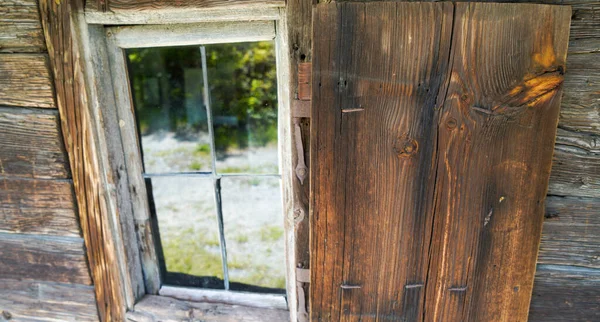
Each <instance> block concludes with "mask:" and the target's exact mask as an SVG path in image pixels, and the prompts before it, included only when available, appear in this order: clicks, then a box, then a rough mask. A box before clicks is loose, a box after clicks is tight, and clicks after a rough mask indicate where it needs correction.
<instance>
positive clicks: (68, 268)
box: [0, 233, 92, 285]
mask: <svg viewBox="0 0 600 322" xmlns="http://www.w3.org/2000/svg"><path fill="white" fill-rule="evenodd" d="M0 272H2V278H11V279H28V280H40V281H51V282H61V283H74V284H84V285H91V284H92V281H91V279H90V275H89V272H88V266H87V262H86V258H85V249H84V246H83V239H82V238H73V237H50V236H37V235H20V234H6V233H0Z"/></svg>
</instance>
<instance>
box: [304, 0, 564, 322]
mask: <svg viewBox="0 0 600 322" xmlns="http://www.w3.org/2000/svg"><path fill="white" fill-rule="evenodd" d="M435 5H437V6H438V7H437V12H436V10H435V9H436V7H433V4H405V3H404V4H385V3H384V4H381V3H367V4H337V5H328V6H322V7H317V10H316V19H315V20H314V22H313V30H314V34H313V36H314V39H313V40H314V47H313V49H314V50H315V53H314V57H313V114H312V118H311V121H312V122H313V127H312V129H311V135H312V141H313V145H312V149H311V155H312V164H313V169H312V170H313V172H312V175H313V177H312V180H313V181H312V182H313V183H314V185H313V190H312V191H311V192H312V204H311V208H312V211H313V215H312V218H313V223H312V229H313V232H312V237H313V238H312V247H313V248H312V252H313V256H312V257H311V264H312V267H311V274H312V279H311V288H312V291H311V299H312V300H313V302H312V308H311V309H312V312H311V316H312V318H313V319H319V318H322V319H325V320H339V319H341V318H344V319H360V318H361V317H363V318H385V319H406V320H414V319H423V320H424V321H472V320H473V321H489V320H495V321H514V320H517V321H522V320H525V319H526V318H527V314H528V309H529V300H530V296H531V289H532V284H533V278H534V271H535V258H536V255H537V250H538V245H539V241H540V233H541V227H542V221H543V215H544V213H543V205H544V198H545V195H546V190H547V186H548V179H549V173H550V164H551V159H552V153H553V146H554V138H555V133H556V125H557V122H558V110H559V105H560V97H561V84H562V81H563V76H562V75H563V73H564V68H565V67H564V66H565V60H566V53H567V38H568V26H569V22H570V20H569V19H570V9H569V8H561V7H557V6H542V5H514V4H481V3H477V4H468V3H457V4H455V9H454V10H455V11H454V12H453V7H452V5H451V4H446V6H449V7H448V9H446V10H447V11H446V12H447V14H446V15H445V16H441V15H440V16H437V17H436V16H435V15H436V13H437V14H440V13H441V12H442V8H443V7H441V6H442V4H435ZM386 6H388V7H386ZM394 6H397V7H394ZM427 6H432V7H427ZM411 11H412V12H411ZM534 13H535V14H534ZM403 15H406V17H404V16H403ZM452 17H454V21H452V20H453V18H452ZM411 19H412V20H411ZM428 19H432V20H431V21H432V22H430V20H428ZM451 24H452V25H453V26H454V28H452V29H453V30H452V35H451V36H450V28H449V25H451ZM324 30H326V31H327V32H323V31H324ZM444 32H445V33H444ZM440 35H443V36H440ZM450 39H452V46H451V50H450V51H449V49H448V48H449V47H450V42H451V41H450ZM427 42H432V43H427ZM444 46H446V47H445V49H444ZM439 47H442V49H440V48H439ZM411 50H413V51H411ZM438 54H439V56H436V55H438ZM448 55H449V56H448ZM415 57H418V59H415ZM507 57H510V60H506V59H507ZM449 58H450V59H449ZM448 61H450V64H451V66H450V67H449V68H450V70H449V71H447V69H446V66H445V64H446V62H448ZM381 62H386V63H381ZM442 83H443V84H442ZM315 165H316V168H315ZM525 178H526V179H525ZM365 241H368V242H365ZM430 241H431V243H429V242H430ZM398 254H402V255H398ZM398 290H400V292H399V291H398Z"/></svg>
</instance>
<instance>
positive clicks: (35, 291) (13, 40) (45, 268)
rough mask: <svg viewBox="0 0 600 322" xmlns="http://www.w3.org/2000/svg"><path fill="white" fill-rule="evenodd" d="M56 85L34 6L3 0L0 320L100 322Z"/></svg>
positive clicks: (0, 36)
mask: <svg viewBox="0 0 600 322" xmlns="http://www.w3.org/2000/svg"><path fill="white" fill-rule="evenodd" d="M52 84H53V83H52V73H51V70H50V65H49V62H48V53H47V47H46V43H45V41H44V34H43V30H42V25H41V22H40V14H39V7H38V3H37V1H36V0H6V1H0V313H1V315H0V320H16V321H19V320H28V321H57V320H61V321H96V320H98V311H97V307H96V298H95V295H94V286H93V285H92V284H93V283H92V279H91V278H90V273H89V268H88V263H87V257H86V253H85V247H84V242H83V238H82V236H81V231H80V227H79V221H78V218H77V204H76V202H75V196H74V193H73V182H72V179H71V171H70V169H69V163H68V157H67V154H66V152H65V147H64V144H63V138H62V133H61V128H60V117H59V113H58V110H57V109H56V104H55V93H54V91H53V85H52Z"/></svg>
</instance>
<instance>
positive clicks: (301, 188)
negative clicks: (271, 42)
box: [278, 0, 313, 322]
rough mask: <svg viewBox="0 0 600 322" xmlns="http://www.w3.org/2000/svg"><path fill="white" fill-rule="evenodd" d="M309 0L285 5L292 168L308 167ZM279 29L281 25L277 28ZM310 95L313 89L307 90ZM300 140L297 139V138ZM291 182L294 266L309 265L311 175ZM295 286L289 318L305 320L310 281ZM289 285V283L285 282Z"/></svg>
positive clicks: (307, 313) (292, 0)
mask: <svg viewBox="0 0 600 322" xmlns="http://www.w3.org/2000/svg"><path fill="white" fill-rule="evenodd" d="M312 10H313V7H312V1H306V0H288V1H287V6H286V18H287V19H286V21H285V23H286V27H287V28H286V29H285V30H286V31H287V40H288V41H287V42H288V50H287V52H285V53H282V54H283V55H286V56H287V57H288V59H289V62H290V64H289V71H288V75H289V77H288V88H287V89H286V94H287V95H288V101H289V102H290V103H289V104H290V107H291V110H292V117H293V118H294V119H293V120H290V121H288V122H290V123H291V124H290V125H291V127H292V133H290V143H289V144H290V145H291V149H290V154H289V156H290V157H291V160H289V162H290V163H291V166H292V167H293V168H294V169H295V168H296V167H297V165H298V164H300V163H301V162H302V161H304V163H305V165H306V167H307V168H308V169H310V167H311V165H310V146H311V143H310V142H311V141H310V119H309V117H310V113H311V112H310V111H311V109H310V107H311V106H310V101H300V100H299V99H298V98H299V94H298V92H299V66H300V64H302V63H308V62H310V61H311V60H312V41H311V40H312ZM278 31H279V32H281V29H278ZM280 84H282V83H281V82H280ZM309 94H310V95H311V96H312V92H311V93H309ZM280 96H281V95H280ZM295 123H297V126H298V127H299V128H300V135H299V138H298V135H296V133H295V132H296V131H297V128H296V124H295ZM298 141H300V142H298ZM299 144H301V145H302V147H303V150H304V154H303V155H300V154H299V151H298V149H297V146H298V145H299ZM286 179H287V180H286ZM285 181H288V182H289V183H290V184H291V189H290V191H291V193H292V201H291V208H292V210H293V213H294V237H295V240H294V248H295V249H294V251H293V254H294V258H295V263H294V268H300V269H307V270H308V269H310V237H309V236H310V231H309V228H310V225H309V213H308V209H309V207H308V205H309V194H310V185H311V181H310V176H306V177H305V178H304V181H303V182H301V181H300V180H299V178H298V176H296V175H295V173H294V174H292V175H291V176H289V177H287V178H283V182H285ZM291 282H293V283H295V288H293V289H294V290H295V292H296V294H297V296H296V301H290V302H291V303H290V310H291V311H292V320H297V321H299V322H307V321H308V318H309V303H310V296H309V294H310V284H309V283H306V281H302V280H299V279H298V277H297V276H296V280H295V281H291ZM288 289H290V286H289V285H288Z"/></svg>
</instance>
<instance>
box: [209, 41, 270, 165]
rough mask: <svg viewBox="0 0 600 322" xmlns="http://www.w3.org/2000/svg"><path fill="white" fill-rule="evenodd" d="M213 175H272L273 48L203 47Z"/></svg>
mask: <svg viewBox="0 0 600 322" xmlns="http://www.w3.org/2000/svg"><path fill="white" fill-rule="evenodd" d="M206 55H207V67H208V84H209V88H210V104H211V109H212V111H213V116H214V119H213V124H214V132H215V149H216V150H217V172H219V173H271V174H277V173H279V170H278V162H277V79H276V78H277V73H276V69H275V50H274V46H273V42H254V43H236V44H218V45H209V46H206Z"/></svg>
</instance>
